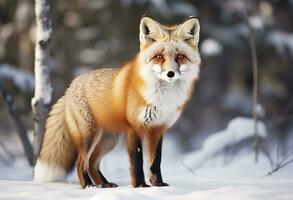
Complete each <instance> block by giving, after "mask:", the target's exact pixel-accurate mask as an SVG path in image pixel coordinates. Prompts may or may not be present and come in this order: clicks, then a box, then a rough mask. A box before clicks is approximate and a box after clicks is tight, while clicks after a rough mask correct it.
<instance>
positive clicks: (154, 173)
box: [150, 137, 168, 186]
mask: <svg viewBox="0 0 293 200" xmlns="http://www.w3.org/2000/svg"><path fill="white" fill-rule="evenodd" d="M154 144H156V145H155V147H154V146H153V145H154ZM162 144H163V137H161V138H160V139H159V141H157V142H155V141H153V143H151V144H150V145H152V146H151V147H150V151H151V152H150V156H151V160H152V163H151V166H150V182H151V184H152V185H153V186H168V184H167V183H164V182H163V179H162V173H161V159H162ZM153 150H155V152H152V151H153Z"/></svg>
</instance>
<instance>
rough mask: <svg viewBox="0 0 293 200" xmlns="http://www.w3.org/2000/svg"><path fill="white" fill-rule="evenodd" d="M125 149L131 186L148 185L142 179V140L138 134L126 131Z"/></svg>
mask: <svg viewBox="0 0 293 200" xmlns="http://www.w3.org/2000/svg"><path fill="white" fill-rule="evenodd" d="M127 150H128V155H129V159H130V173H131V180H132V185H133V187H149V186H148V185H147V184H146V183H145V179H144V172H143V153H142V142H141V139H140V138H139V136H138V135H137V134H135V133H133V132H128V133H127Z"/></svg>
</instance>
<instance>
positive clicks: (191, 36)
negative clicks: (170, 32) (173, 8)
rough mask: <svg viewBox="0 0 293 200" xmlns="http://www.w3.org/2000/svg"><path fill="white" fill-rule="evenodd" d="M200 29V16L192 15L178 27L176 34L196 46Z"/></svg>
mask: <svg viewBox="0 0 293 200" xmlns="http://www.w3.org/2000/svg"><path fill="white" fill-rule="evenodd" d="M199 30H200V25H199V20H198V18H197V17H194V16H191V17H189V18H188V19H187V20H186V21H185V22H183V23H182V24H180V25H179V26H178V27H177V31H176V36H177V37H179V38H180V39H182V40H184V41H186V42H187V43H188V44H190V45H191V46H194V47H196V46H197V45H198V41H199Z"/></svg>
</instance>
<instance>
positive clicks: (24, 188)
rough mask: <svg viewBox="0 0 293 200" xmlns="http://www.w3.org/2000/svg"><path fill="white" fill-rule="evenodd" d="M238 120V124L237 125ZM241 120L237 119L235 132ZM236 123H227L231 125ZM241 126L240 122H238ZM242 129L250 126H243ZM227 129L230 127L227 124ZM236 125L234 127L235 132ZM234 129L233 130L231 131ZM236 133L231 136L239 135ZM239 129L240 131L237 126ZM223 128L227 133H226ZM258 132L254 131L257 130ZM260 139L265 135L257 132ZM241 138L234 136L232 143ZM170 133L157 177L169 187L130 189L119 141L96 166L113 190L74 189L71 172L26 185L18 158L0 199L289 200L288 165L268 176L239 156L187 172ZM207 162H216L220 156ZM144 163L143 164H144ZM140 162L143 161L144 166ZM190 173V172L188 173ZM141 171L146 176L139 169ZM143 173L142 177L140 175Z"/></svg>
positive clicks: (292, 168) (264, 164)
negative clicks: (63, 179) (59, 180)
mask: <svg viewBox="0 0 293 200" xmlns="http://www.w3.org/2000/svg"><path fill="white" fill-rule="evenodd" d="M238 121H239V120H238ZM244 121H245V120H243V119H240V122H237V120H236V122H237V123H240V124H241V127H242V126H243V125H245V122H244ZM236 122H234V123H233V122H231V123H232V127H230V129H232V128H233V124H236V125H237V123H236ZM243 122H244V123H243ZM247 124H250V122H249V121H247ZM230 126H231V125H230ZM241 127H240V126H239V128H241ZM234 128H235V127H234ZM239 128H236V129H237V130H236V132H238V133H241V134H240V135H245V134H244V133H242V132H243V131H241V130H240V129H239ZM242 128H243V127H242ZM228 129H229V128H228ZM261 129H262V128H261V127H260V130H261ZM263 135H265V133H264V132H263ZM239 137H242V136H237V138H239ZM177 145H178V143H177V141H176V140H175V137H173V136H172V134H167V135H166V137H165V140H164V145H163V157H162V159H163V161H162V172H163V178H164V180H165V182H167V183H169V184H170V187H162V188H159V187H151V188H132V187H131V186H130V178H129V171H128V168H129V164H128V158H127V154H126V150H125V146H124V141H122V142H121V143H120V144H119V145H118V147H117V148H115V149H114V151H113V152H111V153H110V154H109V155H108V156H106V158H105V160H103V162H102V168H101V169H102V171H103V173H104V175H105V176H106V177H107V178H108V180H109V181H111V182H114V183H118V184H119V187H118V188H95V187H90V188H86V189H80V186H79V184H78V182H77V177H76V172H74V173H73V174H72V175H71V176H70V177H69V178H68V182H62V183H35V182H32V181H31V175H32V168H30V167H28V165H27V163H26V160H25V159H24V158H20V159H17V160H16V162H15V164H14V165H13V166H1V165H0V172H1V173H0V179H1V180H0V199H3V200H4V199H5V200H9V199H23V200H26V199H43V200H49V199H62V200H67V199H68V200H69V199H83V200H95V199H97V200H101V199H105V200H214V199H217V200H263V199H269V200H292V199H293V191H292V188H293V179H292V178H293V165H288V166H286V167H285V168H283V169H281V170H280V171H278V172H276V173H275V174H273V175H272V176H267V177H264V175H265V174H266V173H267V172H268V171H269V170H270V164H269V162H268V161H267V159H266V158H265V157H264V156H262V155H260V157H259V162H258V164H255V163H254V162H253V158H254V155H253V152H252V151H248V152H243V153H242V154H239V155H238V156H237V158H236V159H235V160H234V161H232V162H231V163H230V164H229V165H222V164H219V163H214V164H213V165H212V166H205V167H203V168H200V169H196V171H195V172H191V171H190V169H188V168H191V166H183V161H184V160H185V154H184V153H182V152H180V151H179V148H178V146H177ZM212 159H222V158H221V156H219V157H218V158H210V160H209V161H211V160H212ZM145 161H146V159H145ZM145 163H146V162H145ZM193 170H194V169H193ZM145 172H147V171H146V170H145ZM146 174H147V173H146Z"/></svg>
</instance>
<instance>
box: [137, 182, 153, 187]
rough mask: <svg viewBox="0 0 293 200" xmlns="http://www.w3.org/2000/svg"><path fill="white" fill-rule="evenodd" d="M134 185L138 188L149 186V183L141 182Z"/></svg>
mask: <svg viewBox="0 0 293 200" xmlns="http://www.w3.org/2000/svg"><path fill="white" fill-rule="evenodd" d="M134 187H136V188H140V187H151V186H149V185H148V184H146V183H142V184H138V185H135V186H134Z"/></svg>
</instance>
